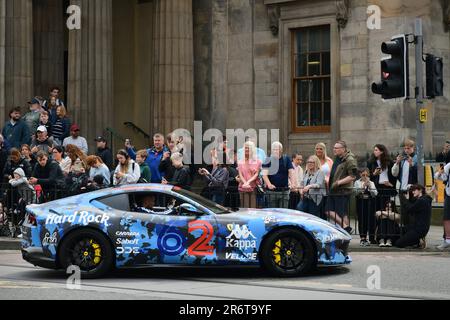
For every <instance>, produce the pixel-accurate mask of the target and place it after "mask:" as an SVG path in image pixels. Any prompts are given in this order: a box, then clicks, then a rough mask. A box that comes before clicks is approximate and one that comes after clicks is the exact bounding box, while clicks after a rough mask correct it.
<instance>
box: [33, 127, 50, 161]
mask: <svg viewBox="0 0 450 320" xmlns="http://www.w3.org/2000/svg"><path fill="white" fill-rule="evenodd" d="M54 144H55V143H54V141H53V138H52V137H49V136H48V132H47V128H46V127H45V126H39V127H38V128H37V130H36V137H34V138H33V141H32V142H31V146H30V147H31V153H32V154H34V155H35V154H37V153H38V152H39V151H44V152H46V153H50V151H51V150H52V149H53V146H54Z"/></svg>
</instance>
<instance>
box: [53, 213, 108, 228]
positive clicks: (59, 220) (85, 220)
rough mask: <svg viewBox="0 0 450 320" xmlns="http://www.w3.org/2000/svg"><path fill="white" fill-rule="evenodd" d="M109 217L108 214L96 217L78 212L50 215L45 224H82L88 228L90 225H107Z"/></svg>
mask: <svg viewBox="0 0 450 320" xmlns="http://www.w3.org/2000/svg"><path fill="white" fill-rule="evenodd" d="M108 221H109V216H108V215H106V214H104V213H103V214H102V215H94V214H92V213H90V212H87V211H76V212H74V213H72V214H71V215H56V214H50V215H48V216H47V219H46V220H45V224H64V223H70V224H81V225H84V226H87V225H88V224H90V223H97V224H103V223H104V224H107V222H108Z"/></svg>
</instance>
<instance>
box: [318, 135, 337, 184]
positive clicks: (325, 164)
mask: <svg viewBox="0 0 450 320" xmlns="http://www.w3.org/2000/svg"><path fill="white" fill-rule="evenodd" d="M315 155H316V156H317V158H319V161H320V169H321V170H322V172H323V174H324V175H325V181H326V183H327V185H328V182H329V181H330V175H331V169H332V168H333V160H332V159H331V158H329V157H328V156H327V146H326V145H325V143H323V142H320V143H318V144H316V147H315Z"/></svg>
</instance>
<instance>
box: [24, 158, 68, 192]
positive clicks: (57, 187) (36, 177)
mask: <svg viewBox="0 0 450 320" xmlns="http://www.w3.org/2000/svg"><path fill="white" fill-rule="evenodd" d="M36 158H37V161H38V163H37V164H36V167H35V168H34V171H33V174H32V178H30V184H31V185H33V186H35V185H40V186H41V187H42V191H43V193H44V195H46V196H47V199H46V200H47V201H52V200H55V199H57V198H58V195H60V194H62V193H63V191H64V190H62V188H63V184H64V174H63V172H62V170H61V167H60V166H59V164H58V163H56V162H55V161H52V160H49V159H48V154H47V153H45V152H44V151H39V152H38V154H37V155H36Z"/></svg>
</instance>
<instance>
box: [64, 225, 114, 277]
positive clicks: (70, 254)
mask: <svg viewBox="0 0 450 320" xmlns="http://www.w3.org/2000/svg"><path fill="white" fill-rule="evenodd" d="M113 259H114V258H113V251H112V248H111V244H110V243H109V241H108V240H107V239H106V238H105V236H103V235H102V234H101V233H100V232H98V231H95V230H92V229H83V230H78V231H75V232H73V233H71V234H69V235H68V236H67V237H66V238H65V239H64V240H63V242H62V243H61V247H60V250H59V261H60V264H61V266H62V267H63V268H64V269H67V268H68V267H69V266H77V267H79V268H80V271H81V277H82V278H84V279H95V278H100V277H102V276H104V275H105V274H106V273H108V272H109V271H110V270H111V268H112V266H113Z"/></svg>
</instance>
